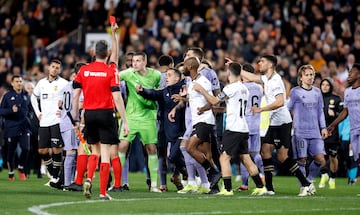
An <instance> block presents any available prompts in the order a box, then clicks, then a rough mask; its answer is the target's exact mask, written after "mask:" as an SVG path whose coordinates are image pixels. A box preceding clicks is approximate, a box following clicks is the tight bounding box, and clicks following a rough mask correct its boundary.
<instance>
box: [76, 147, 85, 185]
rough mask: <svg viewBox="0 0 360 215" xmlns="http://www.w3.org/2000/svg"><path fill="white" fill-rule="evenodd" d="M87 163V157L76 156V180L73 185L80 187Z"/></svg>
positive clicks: (83, 155)
mask: <svg viewBox="0 0 360 215" xmlns="http://www.w3.org/2000/svg"><path fill="white" fill-rule="evenodd" d="M87 162H88V156H87V155H85V154H82V155H78V157H77V162H76V171H77V173H76V179H75V184H78V185H81V184H82V182H83V179H84V175H85V172H86V167H87Z"/></svg>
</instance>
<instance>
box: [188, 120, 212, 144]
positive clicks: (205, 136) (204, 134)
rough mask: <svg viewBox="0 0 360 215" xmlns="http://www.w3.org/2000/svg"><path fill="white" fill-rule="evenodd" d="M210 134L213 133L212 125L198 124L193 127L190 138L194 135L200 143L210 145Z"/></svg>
mask: <svg viewBox="0 0 360 215" xmlns="http://www.w3.org/2000/svg"><path fill="white" fill-rule="evenodd" d="M212 132H214V125H210V124H206V123H203V122H199V123H197V124H196V125H194V126H193V130H192V132H191V135H190V136H194V135H196V137H197V138H199V139H200V140H201V141H203V142H207V143H210V139H211V138H210V137H211V135H212Z"/></svg>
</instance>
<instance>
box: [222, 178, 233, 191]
mask: <svg viewBox="0 0 360 215" xmlns="http://www.w3.org/2000/svg"><path fill="white" fill-rule="evenodd" d="M223 181H224V187H225V189H226V190H227V191H229V192H230V191H231V190H232V184H231V176H227V177H223Z"/></svg>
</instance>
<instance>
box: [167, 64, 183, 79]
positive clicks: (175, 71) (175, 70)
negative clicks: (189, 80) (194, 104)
mask: <svg viewBox="0 0 360 215" xmlns="http://www.w3.org/2000/svg"><path fill="white" fill-rule="evenodd" d="M169 70H172V71H174V73H175V75H177V76H178V77H179V78H180V79H181V75H182V73H181V72H180V70H178V69H176V68H174V67H170V68H169V69H168V70H167V71H169Z"/></svg>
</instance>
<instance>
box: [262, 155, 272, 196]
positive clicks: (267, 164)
mask: <svg viewBox="0 0 360 215" xmlns="http://www.w3.org/2000/svg"><path fill="white" fill-rule="evenodd" d="M263 164H264V175H265V184H266V189H267V190H268V191H274V187H273V183H272V182H273V180H272V177H273V175H272V171H274V170H275V166H274V163H273V160H272V158H268V159H264V160H263Z"/></svg>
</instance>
